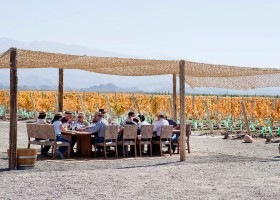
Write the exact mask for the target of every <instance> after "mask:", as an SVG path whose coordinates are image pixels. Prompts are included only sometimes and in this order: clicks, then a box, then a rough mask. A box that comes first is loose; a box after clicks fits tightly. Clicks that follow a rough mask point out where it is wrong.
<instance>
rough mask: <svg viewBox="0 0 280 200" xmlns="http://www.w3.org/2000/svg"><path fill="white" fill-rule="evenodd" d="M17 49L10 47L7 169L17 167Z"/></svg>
mask: <svg viewBox="0 0 280 200" xmlns="http://www.w3.org/2000/svg"><path fill="white" fill-rule="evenodd" d="M17 86H18V77H17V50H16V49H15V48H11V49H10V146H9V149H10V151H9V169H10V170H13V169H16V167H17V119H18V118H17Z"/></svg>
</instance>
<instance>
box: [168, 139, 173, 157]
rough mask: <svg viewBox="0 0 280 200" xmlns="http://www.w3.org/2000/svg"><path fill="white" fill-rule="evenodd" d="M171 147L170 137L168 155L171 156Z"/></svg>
mask: <svg viewBox="0 0 280 200" xmlns="http://www.w3.org/2000/svg"><path fill="white" fill-rule="evenodd" d="M171 147H172V146H171V139H170V143H169V149H170V151H169V154H170V156H172V148H171Z"/></svg>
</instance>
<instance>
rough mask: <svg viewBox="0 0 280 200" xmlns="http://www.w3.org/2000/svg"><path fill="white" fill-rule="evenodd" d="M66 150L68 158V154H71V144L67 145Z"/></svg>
mask: <svg viewBox="0 0 280 200" xmlns="http://www.w3.org/2000/svg"><path fill="white" fill-rule="evenodd" d="M67 150H68V152H67V158H70V155H71V145H70V146H68V148H67Z"/></svg>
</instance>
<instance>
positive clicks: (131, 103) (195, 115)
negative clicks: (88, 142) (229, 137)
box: [0, 90, 280, 127]
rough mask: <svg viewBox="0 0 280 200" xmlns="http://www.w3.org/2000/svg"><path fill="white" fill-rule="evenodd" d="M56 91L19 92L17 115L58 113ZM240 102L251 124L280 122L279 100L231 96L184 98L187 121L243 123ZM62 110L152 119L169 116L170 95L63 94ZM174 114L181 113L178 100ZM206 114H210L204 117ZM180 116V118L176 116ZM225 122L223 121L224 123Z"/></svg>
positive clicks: (3, 94)
mask: <svg viewBox="0 0 280 200" xmlns="http://www.w3.org/2000/svg"><path fill="white" fill-rule="evenodd" d="M57 95H58V94H57V92H55V91H20V92H19V93H18V109H19V112H26V113H28V112H34V111H37V112H38V111H46V112H50V113H54V112H56V111H57V100H58V99H57ZM242 100H243V102H244V105H245V107H246V111H247V117H248V119H249V120H250V122H251V123H257V124H258V126H261V127H264V126H266V125H268V123H273V122H277V121H279V119H280V99H278V98H276V97H255V96H254V97H231V96H186V111H185V113H186V116H187V119H191V120H196V121H197V122H199V121H201V120H205V119H210V120H211V123H213V124H215V123H216V122H221V121H222V120H231V121H235V122H236V123H237V122H238V120H239V121H241V122H243V121H244V120H243V115H242V107H241V101H242ZM63 102H64V110H71V111H73V112H76V113H78V112H85V113H87V114H90V113H94V112H95V111H97V110H98V109H99V108H105V109H106V110H108V111H109V112H108V114H109V115H113V116H118V117H120V116H125V115H126V114H127V112H128V111H131V110H133V111H135V112H136V113H141V114H144V115H146V116H147V118H154V117H155V116H156V115H157V114H158V113H163V114H167V115H169V116H171V115H172V97H171V96H170V95H151V94H141V93H139V94H128V93H97V92H64V101H63ZM8 108H9V92H8V91H3V90H2V91H0V116H1V112H2V115H3V114H4V113H7V112H8ZM177 109H178V110H177V112H178V113H179V111H180V104H179V97H178V99H177ZM207 114H208V115H209V116H208V118H207ZM178 116H179V115H178ZM223 123H225V122H223Z"/></svg>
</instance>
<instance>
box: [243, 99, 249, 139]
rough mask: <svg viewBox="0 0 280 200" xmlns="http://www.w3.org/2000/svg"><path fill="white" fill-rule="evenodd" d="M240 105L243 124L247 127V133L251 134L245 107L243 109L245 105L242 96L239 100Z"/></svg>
mask: <svg viewBox="0 0 280 200" xmlns="http://www.w3.org/2000/svg"><path fill="white" fill-rule="evenodd" d="M241 107H242V111H243V115H244V120H245V124H246V128H247V134H248V135H251V133H250V126H249V121H248V118H247V113H246V109H245V105H244V97H243V98H242V101H241Z"/></svg>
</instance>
